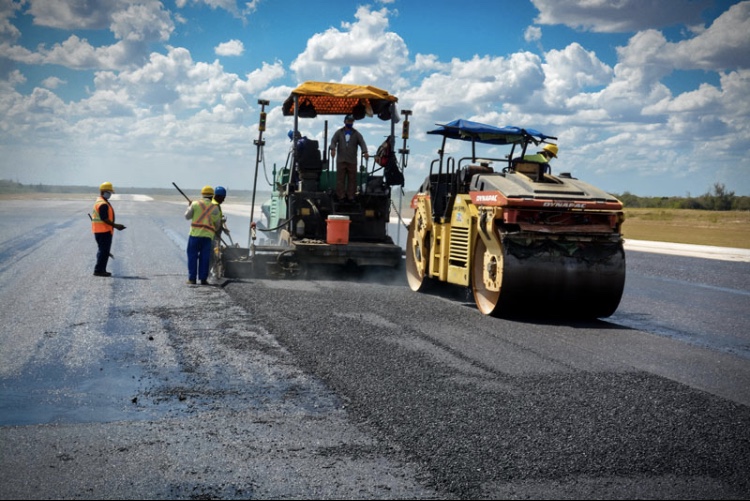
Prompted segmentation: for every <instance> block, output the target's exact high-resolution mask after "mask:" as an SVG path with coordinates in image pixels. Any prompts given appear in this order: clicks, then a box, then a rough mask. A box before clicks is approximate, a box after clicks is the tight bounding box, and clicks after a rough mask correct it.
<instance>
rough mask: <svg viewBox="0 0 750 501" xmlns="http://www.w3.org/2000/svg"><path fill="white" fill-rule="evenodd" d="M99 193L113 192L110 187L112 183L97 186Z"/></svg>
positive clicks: (112, 188)
mask: <svg viewBox="0 0 750 501" xmlns="http://www.w3.org/2000/svg"><path fill="white" fill-rule="evenodd" d="M99 191H111V192H112V193H114V192H115V189H114V187H113V186H112V183H110V182H109V181H107V182H105V183H102V184H100V185H99Z"/></svg>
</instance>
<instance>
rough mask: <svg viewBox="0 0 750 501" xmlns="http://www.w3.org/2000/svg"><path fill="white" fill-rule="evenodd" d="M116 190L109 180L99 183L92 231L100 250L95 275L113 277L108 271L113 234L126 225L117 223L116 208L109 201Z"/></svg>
mask: <svg viewBox="0 0 750 501" xmlns="http://www.w3.org/2000/svg"><path fill="white" fill-rule="evenodd" d="M114 192H115V188H114V187H113V186H112V183H110V182H109V181H107V182H104V183H102V184H101V185H99V196H98V197H97V199H96V202H95V203H94V210H92V211H91V231H92V232H93V233H94V238H95V239H96V245H97V247H98V250H97V252H96V265H94V276H95V277H111V276H112V273H110V272H108V271H107V262H109V256H110V255H111V254H110V252H109V251H110V250H111V249H112V235H114V233H115V230H118V231H122V230H124V229H125V226H123V225H121V224H118V223H115V209H114V208H113V207H112V204H110V203H109V198H110V197H111V196H112V194H113V193H114Z"/></svg>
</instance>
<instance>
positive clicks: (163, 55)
mask: <svg viewBox="0 0 750 501" xmlns="http://www.w3.org/2000/svg"><path fill="white" fill-rule="evenodd" d="M307 80H319V81H337V82H344V83H357V84H367V85H374V86H376V87H380V88H383V89H386V90H388V91H389V92H390V93H391V94H394V95H396V96H397V97H398V98H399V108H401V109H409V110H412V112H413V115H412V116H411V138H410V140H409V144H408V146H409V149H410V151H411V155H410V157H409V161H408V167H407V168H406V171H405V174H406V189H411V190H413V189H416V188H417V187H418V186H419V185H420V184H421V182H422V180H423V179H424V177H425V176H426V175H427V173H428V170H429V166H430V162H431V160H432V159H433V158H434V157H435V152H436V151H437V149H438V148H439V147H440V144H439V141H437V139H436V137H435V136H427V135H426V134H425V132H426V131H428V130H430V129H432V128H434V126H435V124H437V123H445V122H448V121H450V120H454V119H457V118H465V119H470V120H475V121H478V122H484V123H488V124H493V125H515V126H519V127H529V128H534V129H537V130H540V131H542V132H544V133H546V134H548V135H551V136H556V137H558V138H559V139H558V142H559V147H560V153H559V158H557V159H555V160H553V162H552V168H553V172H571V173H572V174H573V175H574V176H575V177H578V178H580V179H583V180H586V181H588V182H590V183H592V184H594V185H596V186H598V187H600V188H602V189H605V190H607V191H609V192H611V193H624V192H630V193H633V194H637V195H641V196H687V195H691V196H697V195H701V194H703V193H705V192H708V191H711V190H712V189H713V186H714V184H715V183H722V184H724V185H725V187H726V189H727V190H729V191H733V192H735V194H737V195H750V161H748V154H747V152H748V149H749V148H750V1H743V2H730V1H720V0H664V1H659V2H654V1H652V0H528V1H522V0H520V1H514V2H511V1H505V0H484V1H478V0H466V1H464V2H456V1H455V0H454V1H443V0H432V1H430V2H417V1H414V0H408V1H407V0H389V1H382V0H380V1H376V0H373V1H371V2H356V1H351V0H349V1H346V0H321V1H313V0H306V1H298V0H287V1H279V0H252V1H236V0H177V1H156V0H99V1H93V0H16V1H12V0H0V159H1V160H0V179H10V180H14V181H19V182H21V183H25V184H37V183H42V184H70V185H91V186H95V185H98V184H99V183H101V182H103V181H105V180H106V181H111V182H112V183H114V185H115V187H117V186H122V187H170V186H171V183H172V182H173V181H174V182H176V183H177V184H178V185H180V186H184V187H186V188H199V187H200V186H203V185H205V184H212V185H219V184H220V185H224V186H226V187H227V188H228V189H229V190H230V196H231V190H232V189H233V188H234V189H251V188H252V183H253V179H254V172H255V171H254V169H255V164H256V147H255V145H254V144H253V141H254V140H255V139H257V122H258V115H259V112H260V108H259V106H258V104H257V101H258V99H267V100H269V101H270V103H271V104H270V106H269V107H268V108H267V110H266V111H268V121H267V130H266V133H265V136H264V138H265V140H266V146H265V150H264V156H263V160H264V161H265V162H264V163H265V167H266V169H268V171H269V175H270V169H271V168H272V166H273V164H276V165H277V166H281V165H283V164H284V162H285V160H286V154H287V151H288V148H289V142H288V139H287V131H288V130H289V129H290V128H291V126H292V122H291V119H290V118H287V117H283V116H282V114H281V111H280V106H281V103H282V102H283V100H284V99H285V98H286V97H287V96H288V95H289V92H290V91H291V90H292V89H293V88H294V87H296V86H297V85H298V84H299V83H301V82H304V81H307ZM328 118H329V130H331V133H332V130H333V129H335V128H337V127H339V126H340V125H341V124H340V123H339V122H340V120H339V117H328ZM357 126H358V128H359V129H360V130H361V131H362V132H363V134H364V135H365V139H366V140H367V143H368V146H369V150H370V153H372V154H374V153H375V150H376V149H377V147H378V144H379V143H380V142H381V141H382V139H383V136H384V135H385V134H386V129H385V127H384V124H383V122H380V121H377V120H374V121H373V120H370V121H368V120H363V121H362V122H360V123H358V125H357ZM301 128H302V130H303V132H304V133H306V134H308V135H310V136H317V137H318V139H321V140H322V130H323V126H322V122H321V121H320V120H318V121H301ZM329 137H330V133H329ZM454 153H456V154H459V152H454ZM489 153H490V152H488V155H487V156H491V155H490V154H489ZM258 178H259V179H260V180H263V179H264V175H263V174H260V175H259V176H258ZM259 189H262V190H267V189H268V186H267V185H266V184H265V183H264V182H261V185H260V186H259Z"/></svg>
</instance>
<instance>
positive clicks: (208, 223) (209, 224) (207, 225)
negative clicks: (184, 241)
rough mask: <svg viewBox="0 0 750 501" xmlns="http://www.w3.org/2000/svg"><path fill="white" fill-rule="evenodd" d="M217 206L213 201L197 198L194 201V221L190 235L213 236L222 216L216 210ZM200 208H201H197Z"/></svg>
mask: <svg viewBox="0 0 750 501" xmlns="http://www.w3.org/2000/svg"><path fill="white" fill-rule="evenodd" d="M214 207H216V206H215V205H214V204H213V203H211V202H206V201H205V200H196V201H195V202H193V222H192V223H191V224H190V236H193V237H207V238H213V237H214V234H215V233H216V227H217V226H218V224H217V223H218V221H217V220H218V219H220V218H221V216H219V215H218V212H214ZM198 208H200V210H196V209H198Z"/></svg>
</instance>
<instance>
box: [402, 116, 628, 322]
mask: <svg viewBox="0 0 750 501" xmlns="http://www.w3.org/2000/svg"><path fill="white" fill-rule="evenodd" d="M427 134H434V135H437V136H442V145H441V148H440V149H439V150H438V158H436V159H435V160H433V161H432V163H431V164H430V170H429V175H428V176H427V178H426V179H425V180H424V182H423V183H422V185H421V186H420V188H419V190H418V192H417V193H416V194H415V195H414V197H413V199H412V202H411V207H412V209H413V210H414V213H413V217H412V220H411V222H410V224H409V230H408V237H407V243H406V256H405V258H406V264H405V269H406V277H407V281H408V284H409V287H410V288H411V289H412V290H414V291H417V292H423V291H426V290H428V289H429V288H433V287H436V286H442V285H441V284H452V286H463V287H466V288H467V290H471V293H472V295H473V298H474V302H475V303H476V307H477V309H478V310H479V311H480V312H481V313H482V314H484V315H490V316H494V317H513V316H519V315H520V316H529V315H532V316H549V315H564V316H570V317H576V318H587V319H595V318H604V317H608V316H610V315H612V314H613V313H614V312H615V310H616V309H617V307H618V305H619V303H620V299H621V297H622V291H623V288H624V285H625V251H624V248H623V236H622V224H623V221H624V214H623V211H622V203H621V202H620V201H619V200H618V199H617V198H616V197H614V196H612V195H611V194H608V193H606V192H604V191H603V190H601V189H599V188H596V187H594V186H592V185H590V184H588V183H586V182H584V181H582V180H579V179H577V178H576V177H574V176H573V175H572V174H571V173H569V172H563V173H559V174H553V173H552V168H551V166H550V164H551V162H550V161H549V160H550V158H554V157H556V154H557V144H556V143H557V138H556V137H554V136H548V135H545V134H543V133H541V132H539V131H538V130H534V129H528V128H526V129H524V128H520V127H514V126H492V125H487V124H481V123H477V122H473V121H469V120H464V119H459V120H454V121H452V122H450V123H446V124H438V128H437V129H435V130H430V131H428V132H427ZM447 141H452V142H455V144H458V145H459V148H458V150H459V151H463V150H466V149H467V148H466V146H469V147H470V150H471V151H470V153H459V154H452V155H450V156H449V155H447V154H446V152H447V151H448V149H447V148H446V146H447V144H446V143H447ZM455 150H456V148H454V147H453V144H451V151H455ZM478 150H481V151H478ZM545 152H546V153H545ZM542 153H545V154H542ZM460 155H465V156H460ZM552 163H554V162H552Z"/></svg>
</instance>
